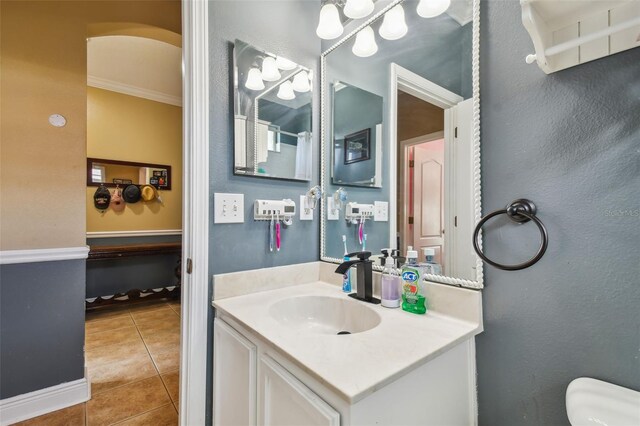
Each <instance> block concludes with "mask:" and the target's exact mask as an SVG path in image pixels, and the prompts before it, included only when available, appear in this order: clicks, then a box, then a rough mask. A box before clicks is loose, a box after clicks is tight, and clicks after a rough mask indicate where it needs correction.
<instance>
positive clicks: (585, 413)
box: [566, 377, 640, 426]
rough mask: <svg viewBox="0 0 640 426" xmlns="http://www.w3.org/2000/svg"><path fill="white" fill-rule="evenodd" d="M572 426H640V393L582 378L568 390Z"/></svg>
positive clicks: (568, 405) (573, 382)
mask: <svg viewBox="0 0 640 426" xmlns="http://www.w3.org/2000/svg"><path fill="white" fill-rule="evenodd" d="M566 404H567V415H568V416H569V422H571V425H572V426H595V425H601V426H640V392H636V391H634V390H631V389H627V388H623V387H622V386H618V385H614V384H611V383H607V382H603V381H601V380H596V379H590V378H588V377H580V378H579V379H575V380H574V381H572V382H571V383H570V384H569V387H568V388H567V397H566Z"/></svg>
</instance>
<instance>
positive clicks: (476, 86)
mask: <svg viewBox="0 0 640 426" xmlns="http://www.w3.org/2000/svg"><path fill="white" fill-rule="evenodd" d="M403 2H404V0H395V1H393V2H391V3H390V4H389V5H387V6H386V7H384V8H383V9H381V10H380V11H378V12H377V13H375V14H374V15H372V16H371V17H370V18H369V19H367V20H366V21H365V22H363V23H362V24H361V25H359V26H358V27H357V28H355V29H354V30H353V31H351V32H350V33H349V34H347V35H346V36H344V37H343V38H342V39H340V41H338V42H337V43H335V44H334V45H333V46H331V47H330V48H328V49H327V50H325V51H324V52H322V54H321V55H320V185H321V187H322V192H323V194H324V196H323V198H322V205H321V206H322V208H321V209H320V259H321V260H322V261H324V262H331V263H336V264H339V263H342V259H338V258H335V257H329V256H327V254H326V251H325V249H326V244H325V243H326V227H325V219H326V209H327V197H328V196H331V195H332V194H327V191H326V188H327V178H326V171H327V167H330V166H331V165H330V164H327V160H326V158H325V157H326V154H327V149H326V146H327V145H326V142H327V132H326V130H325V108H326V106H327V103H326V100H325V97H326V95H327V93H326V83H327V81H326V70H327V63H326V60H327V55H329V53H331V52H333V51H334V50H335V49H337V48H338V47H340V46H342V45H343V44H344V43H346V42H347V41H348V40H350V39H351V38H352V37H353V36H355V35H356V33H358V32H359V31H360V30H362V29H363V28H365V27H367V26H368V25H370V24H372V23H373V22H374V21H376V20H378V19H379V18H380V17H382V15H384V14H385V13H386V12H387V11H388V10H390V9H391V8H393V7H394V6H396V5H398V4H400V3H403ZM472 18H473V19H472V22H473V24H472V25H473V28H472V53H471V68H472V94H473V96H472V99H473V127H472V132H473V141H472V143H473V208H474V212H473V217H474V224H475V223H478V221H480V219H481V215H482V193H481V180H480V179H481V176H480V0H473V9H472ZM395 131H396V126H395V125H393V124H392V125H387V126H386V130H385V133H386V135H387V136H388V135H389V134H390V133H388V132H395ZM387 140H389V138H388V137H387ZM390 157H391V158H390V159H389V162H388V163H386V164H388V166H389V167H392V170H395V167H394V166H393V162H395V154H393V153H392V155H390ZM329 163H330V162H329ZM392 180H393V185H392V186H391V187H395V178H394V177H393V176H392ZM390 206H391V203H390ZM395 214H396V212H395V209H394V208H393V207H391V209H390V211H389V218H390V219H391V217H392V216H394V215H395ZM393 224H395V221H392V220H390V221H389V225H390V226H392V225H393ZM391 234H392V235H395V230H394V232H392V233H391ZM479 238H480V246H481V247H482V234H481V235H480V237H479ZM469 244H470V245H471V244H472V241H471V239H469ZM392 246H395V244H392ZM374 269H376V270H378V271H381V270H382V267H380V266H378V265H375V264H374ZM425 280H427V281H432V282H437V283H442V284H449V285H455V286H460V287H466V288H472V289H482V288H483V287H484V284H483V283H484V274H483V263H482V260H481V259H480V258H479V257H477V256H476V279H475V281H472V280H466V279H462V278H454V277H448V276H444V275H431V274H427V275H426V276H425Z"/></svg>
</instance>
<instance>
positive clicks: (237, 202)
mask: <svg viewBox="0 0 640 426" xmlns="http://www.w3.org/2000/svg"><path fill="white" fill-rule="evenodd" d="M213 211H214V215H213V222H214V223H244V194H225V193H222V192H216V193H214V194H213Z"/></svg>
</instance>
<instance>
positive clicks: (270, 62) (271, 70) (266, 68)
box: [262, 56, 281, 81]
mask: <svg viewBox="0 0 640 426" xmlns="http://www.w3.org/2000/svg"><path fill="white" fill-rule="evenodd" d="M280 78H281V75H280V70H278V66H277V65H276V60H275V58H273V57H271V56H267V57H266V58H264V59H263V60H262V79H263V80H264V81H278V80H280Z"/></svg>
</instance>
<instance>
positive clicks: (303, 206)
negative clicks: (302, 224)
mask: <svg viewBox="0 0 640 426" xmlns="http://www.w3.org/2000/svg"><path fill="white" fill-rule="evenodd" d="M300 220H313V209H312V208H310V207H309V203H308V199H307V196H306V195H301V196H300Z"/></svg>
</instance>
